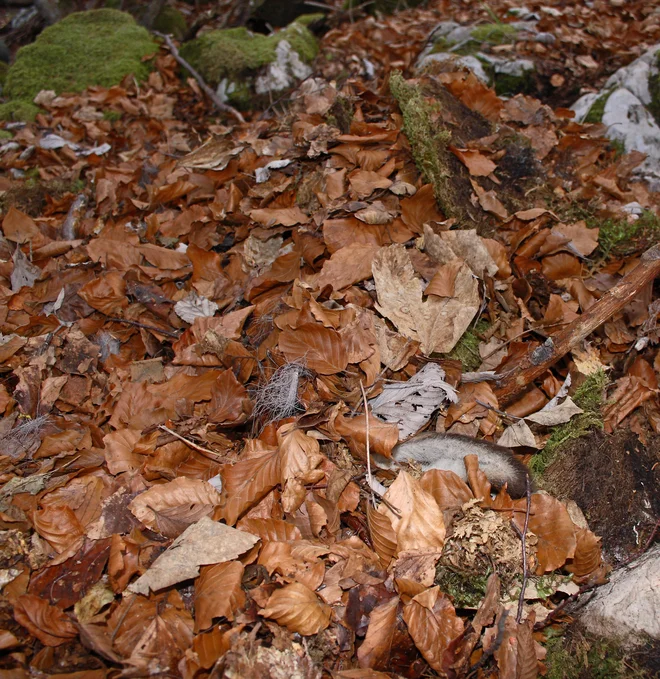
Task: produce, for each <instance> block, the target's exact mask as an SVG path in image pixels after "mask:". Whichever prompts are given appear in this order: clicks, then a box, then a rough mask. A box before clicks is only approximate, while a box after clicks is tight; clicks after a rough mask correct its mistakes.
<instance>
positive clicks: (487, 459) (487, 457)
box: [376, 432, 532, 498]
mask: <svg viewBox="0 0 660 679" xmlns="http://www.w3.org/2000/svg"><path fill="white" fill-rule="evenodd" d="M466 455H476V456H477V457H478V458H479V468H480V469H481V470H482V471H483V472H484V473H485V474H486V476H487V477H488V480H489V481H490V482H491V485H492V486H493V488H494V489H495V490H499V489H500V488H502V486H504V484H505V483H506V484H507V491H508V493H509V495H510V496H511V497H513V498H519V497H524V495H525V492H526V483H525V478H526V476H527V475H528V474H529V470H528V469H527V467H526V466H525V465H524V464H523V463H522V462H520V460H518V458H516V456H515V455H514V454H513V453H512V452H511V450H509V449H508V448H504V447H503V446H498V445H496V444H495V443H489V442H488V441H480V440H478V439H473V438H470V437H469V436H463V435H462V434H438V433H435V432H428V433H425V434H420V435H419V436H415V437H413V438H411V439H408V440H407V441H403V442H402V443H399V444H398V445H396V446H394V449H393V450H392V460H394V462H395V463H400V462H406V461H408V460H412V461H414V462H418V463H419V465H420V466H421V467H422V470H423V471H427V470H429V469H446V470H448V471H452V472H454V473H455V474H457V475H458V476H460V477H461V478H462V479H463V480H464V481H466V480H467V474H466V472H465V463H464V462H463V458H464V457H465V456H466ZM377 457H378V459H377V460H376V463H377V464H378V465H379V466H381V467H386V468H391V467H392V466H394V465H393V464H392V461H391V460H387V459H386V458H384V457H382V456H381V455H378V456H377ZM530 485H532V484H531V478H530Z"/></svg>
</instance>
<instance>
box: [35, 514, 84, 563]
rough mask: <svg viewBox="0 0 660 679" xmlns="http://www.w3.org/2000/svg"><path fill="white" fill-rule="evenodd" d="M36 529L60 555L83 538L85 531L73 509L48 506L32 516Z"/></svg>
mask: <svg viewBox="0 0 660 679" xmlns="http://www.w3.org/2000/svg"><path fill="white" fill-rule="evenodd" d="M32 520H33V522H34V528H35V530H36V531H37V533H39V535H41V537H42V538H43V539H44V540H46V541H47V542H48V544H49V545H51V547H52V548H53V549H54V550H55V551H56V552H57V553H58V554H61V553H62V552H64V551H66V550H67V549H68V548H69V547H71V545H72V544H73V543H74V542H75V541H76V540H79V539H81V538H82V536H83V534H84V529H83V527H82V525H81V524H80V521H78V519H77V517H76V515H75V514H74V512H73V510H72V509H71V507H67V506H62V505H48V506H46V507H44V509H40V510H38V511H36V512H34V514H33V515H32Z"/></svg>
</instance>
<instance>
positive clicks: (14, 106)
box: [0, 99, 41, 122]
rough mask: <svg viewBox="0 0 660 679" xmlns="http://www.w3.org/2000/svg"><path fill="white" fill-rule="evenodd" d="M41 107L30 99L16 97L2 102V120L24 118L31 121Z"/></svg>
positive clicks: (0, 114) (0, 110) (0, 112)
mask: <svg viewBox="0 0 660 679" xmlns="http://www.w3.org/2000/svg"><path fill="white" fill-rule="evenodd" d="M40 110H41V109H40V108H39V107H38V106H36V105H35V104H33V103H32V102H30V101H24V100H23V99H14V100H13V101H8V102H7V103H6V104H0V120H22V121H24V122H29V121H31V120H34V119H35V118H36V117H37V113H39V111H40Z"/></svg>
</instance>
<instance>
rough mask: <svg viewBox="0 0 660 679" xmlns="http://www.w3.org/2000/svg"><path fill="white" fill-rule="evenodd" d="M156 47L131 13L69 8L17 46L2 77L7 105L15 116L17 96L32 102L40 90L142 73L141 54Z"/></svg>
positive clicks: (145, 70) (76, 87) (76, 88)
mask: <svg viewBox="0 0 660 679" xmlns="http://www.w3.org/2000/svg"><path fill="white" fill-rule="evenodd" d="M157 51H158V45H157V44H156V43H155V42H154V41H153V39H152V38H151V36H150V35H149V33H148V31H146V30H145V29H144V28H142V27H140V26H138V25H137V24H136V23H135V20H134V19H133V17H131V15H130V14H126V13H124V12H118V11H117V10H113V9H99V10H92V11H89V12H77V13H74V14H70V15H69V16H67V17H66V18H65V19H63V20H62V21H60V22H58V23H57V24H55V25H54V26H50V27H49V28H47V29H45V30H44V31H43V32H42V33H41V34H40V35H39V37H38V38H37V40H36V41H35V42H33V43H32V44H30V45H26V46H25V47H23V48H21V49H20V50H19V51H18V53H17V55H16V61H15V62H14V64H13V65H12V66H11V67H10V69H9V72H8V73H7V79H6V81H5V86H4V95H5V96H6V97H8V98H9V99H10V100H12V101H10V102H9V104H7V105H5V106H10V107H11V111H12V115H13V116H14V117H15V118H16V117H17V115H18V113H19V112H20V111H21V105H19V102H22V105H23V106H25V105H26V104H29V105H30V106H32V100H33V99H34V97H35V96H36V95H37V94H38V93H39V92H40V91H41V90H54V91H55V92H57V93H58V94H59V93H62V92H80V91H82V90H84V89H85V88H86V87H88V86H90V85H103V86H105V87H110V86H112V85H116V84H117V83H119V82H120V81H121V80H122V78H124V76H126V75H128V74H129V73H132V74H133V75H135V77H136V78H138V79H144V78H146V77H147V75H148V74H149V65H148V64H147V63H145V62H143V61H142V59H143V57H145V56H148V55H150V54H154V53H155V52H157ZM3 109H4V107H3ZM4 115H5V116H6V111H4Z"/></svg>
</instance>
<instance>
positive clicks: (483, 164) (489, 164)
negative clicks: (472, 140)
mask: <svg viewBox="0 0 660 679" xmlns="http://www.w3.org/2000/svg"><path fill="white" fill-rule="evenodd" d="M449 150H450V151H451V152H452V153H453V154H454V155H455V156H456V157H457V158H458V159H459V160H460V161H461V163H463V165H465V167H467V169H468V172H469V173H470V174H471V175H472V176H473V177H487V176H488V175H489V174H490V173H491V172H492V171H493V170H495V169H497V165H496V164H495V163H494V162H493V161H492V160H490V159H489V158H486V156H484V155H482V154H481V153H479V151H475V150H472V149H457V148H456V147H454V146H450V147H449Z"/></svg>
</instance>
